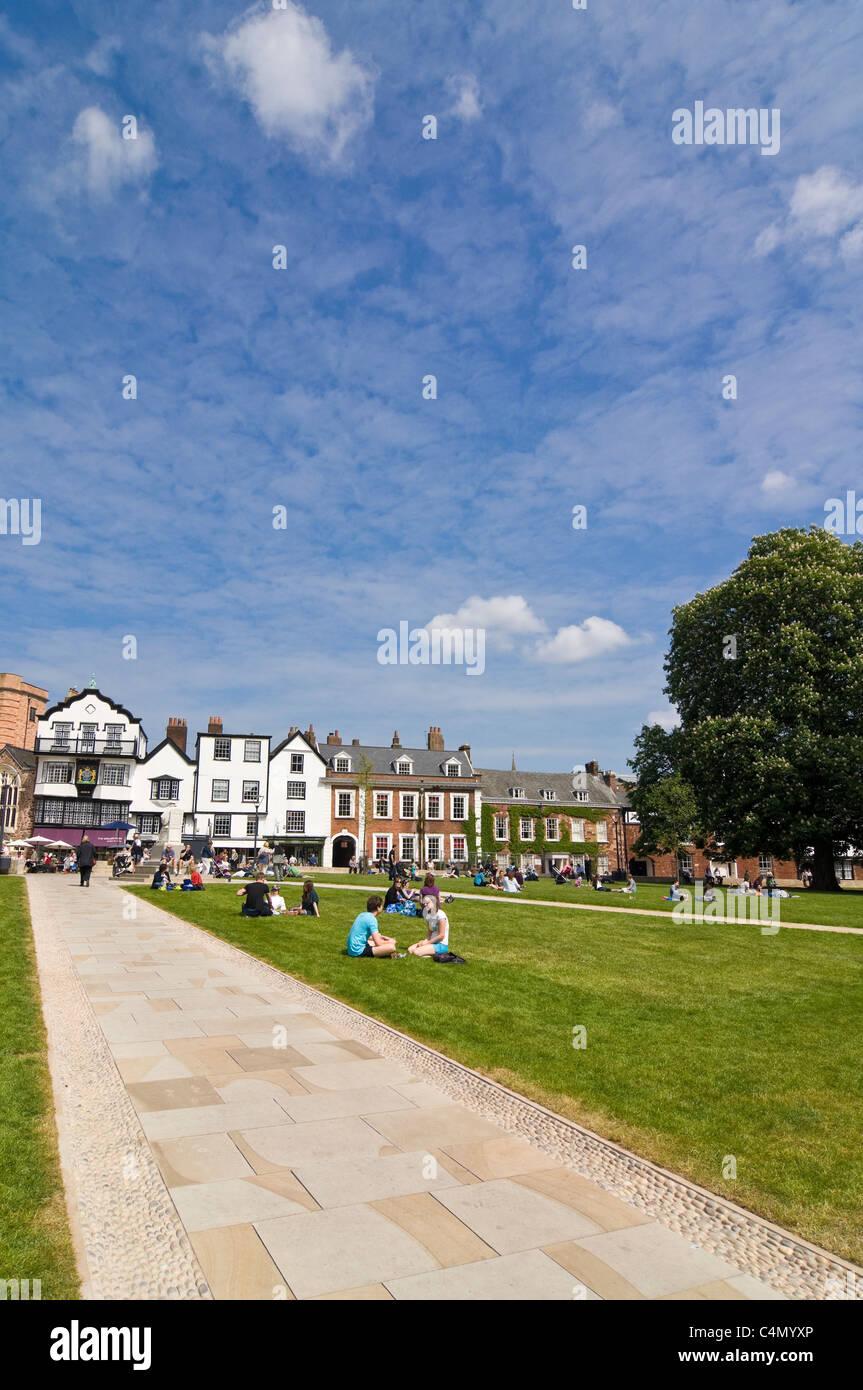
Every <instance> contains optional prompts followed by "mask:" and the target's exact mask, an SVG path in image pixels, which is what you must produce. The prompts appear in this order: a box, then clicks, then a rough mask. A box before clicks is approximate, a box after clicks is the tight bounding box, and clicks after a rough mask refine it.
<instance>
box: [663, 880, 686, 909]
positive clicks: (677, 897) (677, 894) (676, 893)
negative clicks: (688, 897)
mask: <svg viewBox="0 0 863 1390" xmlns="http://www.w3.org/2000/svg"><path fill="white" fill-rule="evenodd" d="M662 901H663V902H664V903H682V902H683V894H682V893H681V891H680V884H679V883H678V881H677V879H675V880H674V882H673V883H672V885H671V887H670V888H669V890H668V897H667V898H663V899H662Z"/></svg>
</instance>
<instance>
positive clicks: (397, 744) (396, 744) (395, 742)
mask: <svg viewBox="0 0 863 1390" xmlns="http://www.w3.org/2000/svg"><path fill="white" fill-rule="evenodd" d="M401 746H402V741H401V739H400V738H399V731H398V729H396V731H395V733H394V734H393V741H392V743H391V744H390V747H391V748H401Z"/></svg>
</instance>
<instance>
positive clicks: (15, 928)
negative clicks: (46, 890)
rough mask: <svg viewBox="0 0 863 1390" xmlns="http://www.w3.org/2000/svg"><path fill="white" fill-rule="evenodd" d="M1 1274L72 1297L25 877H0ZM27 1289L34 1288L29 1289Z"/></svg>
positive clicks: (46, 1294)
mask: <svg viewBox="0 0 863 1390" xmlns="http://www.w3.org/2000/svg"><path fill="white" fill-rule="evenodd" d="M0 1174H2V1179H0V1279H7V1280H9V1279H19V1280H20V1279H29V1280H30V1281H31V1289H32V1281H33V1280H34V1279H39V1280H41V1284H42V1289H41V1296H42V1298H43V1299H66V1298H77V1297H78V1277H77V1274H76V1271H75V1259H74V1255H73V1253H72V1241H71V1237H70V1235H69V1226H68V1220H67V1215H66V1205H65V1201H64V1197H63V1184H62V1180H61V1177H60V1164H59V1159H58V1156H57V1135H56V1130H55V1125H54V1104H53V1099H52V1095H51V1081H50V1077H49V1074H48V1064H47V1060H46V1040H45V1029H44V1025H43V1022H42V1013H41V1008H40V1003H39V988H38V983H37V978H36V962H35V957H34V952H33V940H32V936H31V933H30V915H29V912H28V910H27V894H26V889H25V885H24V880H23V879H20V878H0ZM31 1297H32V1293H31Z"/></svg>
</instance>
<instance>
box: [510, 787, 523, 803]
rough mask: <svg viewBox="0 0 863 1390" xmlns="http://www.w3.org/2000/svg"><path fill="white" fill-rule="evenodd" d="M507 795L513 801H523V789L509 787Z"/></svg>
mask: <svg viewBox="0 0 863 1390" xmlns="http://www.w3.org/2000/svg"><path fill="white" fill-rule="evenodd" d="M509 794H510V796H511V797H512V799H513V801H524V787H510V789H509Z"/></svg>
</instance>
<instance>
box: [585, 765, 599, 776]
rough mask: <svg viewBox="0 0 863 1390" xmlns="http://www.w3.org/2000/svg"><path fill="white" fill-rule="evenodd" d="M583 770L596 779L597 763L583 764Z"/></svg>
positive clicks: (597, 772) (597, 773)
mask: <svg viewBox="0 0 863 1390" xmlns="http://www.w3.org/2000/svg"><path fill="white" fill-rule="evenodd" d="M584 770H585V772H589V773H590V775H591V777H598V776H599V763H597V762H592V763H585V764H584Z"/></svg>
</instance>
